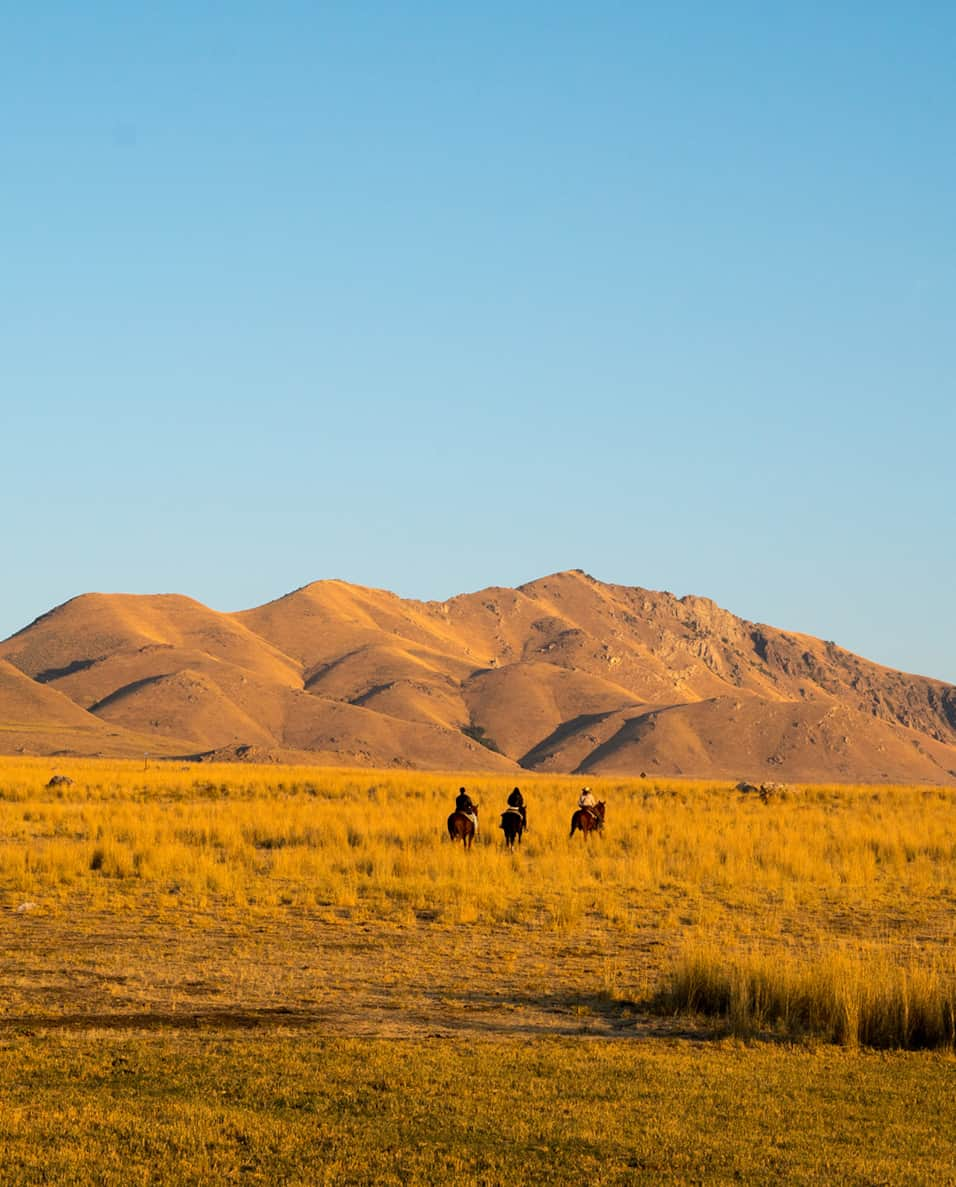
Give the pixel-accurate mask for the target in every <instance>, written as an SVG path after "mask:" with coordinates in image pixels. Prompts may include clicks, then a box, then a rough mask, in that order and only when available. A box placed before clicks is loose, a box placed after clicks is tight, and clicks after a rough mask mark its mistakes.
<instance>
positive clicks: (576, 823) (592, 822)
mask: <svg viewBox="0 0 956 1187" xmlns="http://www.w3.org/2000/svg"><path fill="white" fill-rule="evenodd" d="M595 813H597V815H596V816H595ZM603 828H604V800H598V802H597V803H596V804H595V805H594V810H593V812H590V811H588V809H587V808H578V810H577V811H576V812H575V813H574V815H573V816H572V817H571V836H572V837H573V836H574V834H575V832H576V831H577V830H578V829H580V831H581V832H582V833H584V839H585V841H586V840H587V839H588V833H595V832H596V833H600V832H601V829H603Z"/></svg>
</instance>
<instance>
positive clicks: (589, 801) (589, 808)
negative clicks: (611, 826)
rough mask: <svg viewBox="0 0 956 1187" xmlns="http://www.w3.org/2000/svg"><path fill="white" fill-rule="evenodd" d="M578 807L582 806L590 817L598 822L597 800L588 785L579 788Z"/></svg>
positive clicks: (599, 818)
mask: <svg viewBox="0 0 956 1187" xmlns="http://www.w3.org/2000/svg"><path fill="white" fill-rule="evenodd" d="M578 807H579V808H583V809H584V811H585V812H587V814H588V815H589V816H590V817H592V818H593V819H594V820H596V821H598V823H600V820H601V817H600V816H599V815H598V812H597V800H596V799H595V798H594V792H593V791H592V790H591V789H590V787H582V788H581V794H580V795H579V796H578Z"/></svg>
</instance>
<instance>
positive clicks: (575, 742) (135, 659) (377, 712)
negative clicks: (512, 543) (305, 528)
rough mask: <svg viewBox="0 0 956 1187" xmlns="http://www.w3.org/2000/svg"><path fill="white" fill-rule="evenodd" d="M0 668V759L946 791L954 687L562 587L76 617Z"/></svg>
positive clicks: (34, 639) (773, 635)
mask: <svg viewBox="0 0 956 1187" xmlns="http://www.w3.org/2000/svg"><path fill="white" fill-rule="evenodd" d="M0 665H2V666H0V748H3V749H7V750H10V749H18V748H23V749H26V750H33V751H36V752H40V753H43V752H49V751H51V750H53V749H60V750H62V749H66V750H69V749H71V747H74V746H79V745H80V741H78V740H80V739H81V740H82V748H83V752H84V753H89V752H91V747H93V746H95V747H96V748H97V749H98V750H101V751H102V752H103V753H112V752H116V753H119V752H120V751H122V752H123V753H135V752H136V749H137V748H139V749H150V750H151V751H152V752H153V753H170V754H172V753H175V754H190V753H198V752H203V751H217V752H221V751H223V750H224V749H226V750H230V749H231V750H237V749H241V748H242V747H253V748H255V751H256V752H259V753H261V752H263V751H265V752H268V753H269V754H271V755H273V756H275V757H279V758H282V757H286V758H290V759H291V758H294V759H297V760H300V761H302V760H308V759H310V758H311V759H312V760H314V761H321V762H339V763H347V764H350V765H369V766H411V767H422V768H425V767H428V768H438V769H441V768H444V769H449V770H452V769H474V770H479V769H481V770H500V771H502V772H503V773H504V772H511V773H516V772H518V771H519V770H520V769H522V768H524V769H528V770H540V771H555V772H558V771H563V772H577V773H582V774H586V773H593V774H609V775H611V774H613V775H627V774H638V773H640V772H641V771H645V772H646V773H648V774H655V775H687V776H690V775H695V776H702V777H713V778H742V777H746V778H748V779H760V778H768V777H769V778H774V779H786V778H791V779H840V780H865V779H892V780H897V781H904V780H910V779H912V780H929V781H934V782H947V781H950V782H951V781H953V780H954V779H956V687H954V686H952V685H949V684H946V683H944V682H942V681H938V680H930V679H928V678H925V677H921V676H912V675H908V674H906V673H902V672H897V671H894V670H892V669H889V668H886V667H882V666H880V665H878V664H874V663H871V662H869V661H868V660H865V659H862V658H861V657H859V656H856V655H853V654H852V653H850V652H847V651H844V650H843V649H842V648H839V647H837V646H836V645H835V644H833V643H829V642H824V641H822V640H820V639H815V638H813V637H812V636H809V635H802V634H796V633H794V632H787V631H782V630H778V629H776V628H773V627H769V626H766V625H763V624H757V623H752V622H748V621H747V620H745V619H741V618H738V617H736V616H735V615H733V614H731V613H730V612H729V611H726V610H724V609H722V608H721V607H719V606H717V605H715V604H714V603H713V602H711V601H709V600H708V599H707V598H700V597H690V596H689V597H685V598H676V597H674V596H673V595H671V594H669V593H661V592H655V591H651V590H645V589H638V588H631V587H626V586H619V585H610V584H605V583H602V582H599V581H596V580H595V579H594V578H592V577H589V576H588V575H587V574H585V573H582V572H580V571H577V570H575V571H571V572H565V573H554V574H551V575H550V576H548V577H543V578H540V579H539V580H537V581H532V582H529V583H528V584H527V585H524V586H521V587H520V588H518V589H505V588H499V587H491V588H488V589H484V590H480V591H478V592H475V593H470V594H462V595H459V596H458V597H455V598H451V599H450V600H449V601H447V602H418V601H412V600H406V599H402V598H400V597H398V596H397V595H395V594H392V593H389V592H387V591H384V590H374V589H366V588H363V587H360V586H353V585H349V584H347V583H345V582H342V581H318V582H314V583H313V584H311V585H308V586H305V587H303V588H302V589H300V590H296V591H294V592H293V593H290V594H287V595H286V596H284V597H282V598H279V599H277V600H276V601H274V602H270V603H268V604H267V605H265V606H260V607H257V608H254V609H251V610H246V611H242V612H240V613H236V614H222V613H219V612H217V611H215V610H211V609H209V608H208V607H206V606H203V605H202V604H201V603H199V602H196V601H194V600H193V599H190V598H187V597H182V596H180V595H156V596H142V595H139V596H133V595H108V594H86V595H82V596H81V597H78V598H74V599H72V600H71V601H70V602H67V603H65V604H64V605H63V606H60V607H58V608H56V609H54V610H52V611H50V612H49V613H47V614H44V615H43V616H42V617H41V618H39V619H37V620H36V622H34V623H32V624H31V625H30V626H28V627H26V628H24V630H22V631H19V632H17V634H16V635H13V636H12V637H11V638H10V639H8V640H6V641H5V642H3V643H0ZM31 739H32V741H31Z"/></svg>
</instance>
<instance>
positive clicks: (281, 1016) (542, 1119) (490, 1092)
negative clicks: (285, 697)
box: [0, 759, 956, 1184]
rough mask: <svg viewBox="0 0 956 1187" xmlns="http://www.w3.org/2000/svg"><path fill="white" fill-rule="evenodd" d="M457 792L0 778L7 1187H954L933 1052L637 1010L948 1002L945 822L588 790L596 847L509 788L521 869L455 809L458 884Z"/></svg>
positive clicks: (548, 792)
mask: <svg viewBox="0 0 956 1187" xmlns="http://www.w3.org/2000/svg"><path fill="white" fill-rule="evenodd" d="M57 771H59V772H62V773H64V774H68V775H69V776H70V777H71V778H72V779H73V783H72V784H70V785H67V786H61V787H48V786H47V783H48V781H49V779H50V776H51V775H52V774H53V773H54V772H57ZM460 781H461V780H460V779H459V777H458V776H454V775H448V776H440V775H432V774H427V775H426V774H398V775H396V774H394V773H389V774H384V773H375V772H367V771H362V772H355V771H352V772H348V771H340V772H333V771H328V770H315V769H307V768H283V767H258V768H255V767H240V766H222V767H215V766H208V765H177V764H161V765H158V766H154V767H151V768H150V769H148V770H146V769H143V764H142V763H140V764H130V763H126V764H122V763H107V762H98V761H93V760H89V761H83V762H80V761H73V760H65V759H62V760H57V761H56V762H55V763H54V762H53V761H52V760H49V759H47V760H2V761H0V922H2V930H0V1100H2V1105H0V1146H2V1151H0V1153H2V1169H0V1182H4V1183H7V1182H11V1183H35V1182H56V1183H70V1182H76V1183H80V1182H83V1183H85V1182H98V1183H117V1184H118V1183H131V1182H150V1183H157V1182H159V1183H167V1182H168V1183H219V1182H231V1181H248V1182H269V1183H272V1182H288V1183H312V1182H356V1183H361V1182H368V1183H388V1182H394V1183H399V1182H404V1183H445V1182H463V1183H520V1182H541V1183H544V1182H568V1183H572V1182H574V1183H581V1182H593V1183H629V1182H649V1183H650V1182H667V1181H671V1182H688V1181H703V1182H725V1181H732V1180H734V1179H735V1178H737V1179H740V1178H743V1179H745V1180H748V1181H753V1182H757V1181H760V1182H771V1181H778V1182H784V1181H803V1182H820V1183H823V1182H835V1181H840V1182H860V1183H863V1182H904V1181H906V1182H914V1181H915V1182H937V1183H938V1182H952V1181H956V1178H954V1175H953V1171H952V1168H953V1166H954V1165H956V1140H954V1138H953V1136H952V1135H954V1134H956V1104H954V1099H956V1093H954V1091H953V1089H954V1087H956V1060H954V1056H953V1052H952V1043H951V1042H950V1041H948V1039H947V1038H946V1035H945V1033H944V1036H943V1041H942V1043H941V1045H940V1046H939V1047H938V1048H937V1049H936V1050H934V1051H926V1052H923V1051H920V1052H905V1051H871V1050H868V1049H866V1048H863V1049H860V1048H858V1047H857V1046H855V1045H854V1044H855V1042H856V1041H857V1038H858V1036H857V1035H850V1034H849V1033H848V1032H847V1033H840V1032H837V1033H835V1034H832V1035H828V1036H826V1037H828V1038H836V1039H838V1040H839V1041H841V1042H844V1044H845V1045H844V1046H834V1045H832V1044H831V1043H829V1042H823V1041H821V1040H820V1039H818V1038H816V1037H814V1034H813V1032H812V1028H811V1030H810V1031H809V1032H808V1033H807V1034H806V1035H800V1034H795V1033H793V1028H792V1025H791V1024H790V1023H792V1021H793V1020H792V1019H791V1020H790V1023H788V1026H789V1029H786V1028H784V1027H783V1026H782V1024H781V1022H780V1019H779V1017H778V1016H776V1015H773V1014H772V1013H768V1012H764V1013H760V1012H759V1011H756V1012H755V1011H750V1013H748V1014H747V1015H746V1016H745V1017H743V1016H742V1015H741V1011H740V1009H739V1001H738V1008H737V1010H736V1013H735V1012H734V1011H725V1012H724V1015H723V1016H722V1017H720V1018H719V1019H717V1020H716V1021H714V1020H710V1021H707V1020H705V1019H701V1018H698V1017H694V1016H690V1015H685V1014H674V1013H670V1014H669V1013H666V1012H665V1013H661V1012H659V1010H657V1011H655V1010H654V1009H652V1008H651V1006H652V1003H653V1002H654V1001H655V999H656V1000H657V1002H658V1003H659V1002H660V1001H661V1000H668V999H667V994H668V992H670V993H672V997H671V999H670V1000H672V1002H674V1003H675V1008H676V1005H679V1003H677V1000H676V998H674V997H673V990H674V987H675V984H676V983H677V982H678V981H679V979H680V977H681V976H682V975H684V974H686V971H687V969H688V968H689V967H697V968H698V969H700V968H701V967H702V968H703V970H704V973H705V974H707V975H712V976H713V977H714V979H715V981H716V980H718V979H719V974H720V973H721V971H722V969H724V970H726V969H730V970H732V969H733V968H734V967H737V968H739V967H741V966H742V965H743V966H747V967H750V968H753V967H754V966H755V965H759V967H760V968H763V969H768V968H769V969H771V970H772V969H775V968H779V969H783V970H786V971H787V973H788V975H790V974H794V970H798V971H799V970H800V969H817V970H819V969H823V970H826V969H827V968H829V969H830V970H831V971H832V972H834V974H836V973H837V972H838V971H839V969H841V968H846V967H853V968H856V969H858V970H859V969H863V970H864V972H863V974H862V975H863V979H864V981H865V977H866V970H867V969H869V968H880V969H884V970H885V969H886V968H889V967H897V966H901V967H903V968H904V969H908V970H910V976H911V978H912V976H913V975H914V974H915V972H916V971H918V970H920V969H931V970H935V972H936V974H937V975H938V976H937V984H938V996H939V997H940V999H941V1000H943V1001H945V1000H948V998H947V995H948V994H949V993H950V992H951V983H950V980H948V978H949V976H950V970H951V969H952V959H953V952H954V951H956V945H954V929H956V923H954V918H956V917H954V911H953V907H954V901H956V891H954V887H956V878H954V873H956V794H954V792H953V791H952V790H945V789H936V788H929V787H924V788H903V787H879V788H877V787H805V788H790V789H788V790H787V791H786V792H785V793H783V794H781V795H778V796H776V797H774V798H773V799H772V800H771V801H770V802H769V803H766V804H765V803H763V802H761V801H760V800H759V799H758V798H757V797H754V796H748V795H742V794H740V793H738V792H736V791H734V790H733V789H732V788H731V787H729V786H727V785H720V784H695V783H688V782H666V783H665V782H657V781H653V780H633V781H618V780H592V781H591V782H592V786H593V787H594V790H595V792H596V793H597V795H598V796H599V797H600V798H603V799H606V800H607V803H608V824H607V829H606V835H605V836H604V837H603V838H602V839H600V840H599V841H597V842H596V843H595V842H591V843H588V844H585V843H584V842H583V841H582V839H581V838H580V836H578V837H576V838H575V839H574V842H573V843H570V842H569V840H568V836H567V831H568V825H569V819H570V814H571V811H572V809H573V806H574V802H575V799H576V796H577V791H578V789H579V787H580V783H581V781H580V780H575V779H571V778H527V779H523V780H522V784H521V785H522V788H523V790H524V792H525V796H526V799H527V801H528V805H529V823H530V826H531V828H530V831H529V833H528V834H526V837H525V842H524V844H523V845H522V847H521V850H520V852H518V853H516V854H514V855H510V854H507V853H505V852H504V851H503V850H502V849H501V846H500V841H499V836H500V834H499V832H498V830H497V828H496V827H495V826H496V824H497V812H498V811H500V809H501V808H502V807H503V806H504V800H505V796H506V795H507V792H508V791H509V790H510V784H509V783H508V782H507V781H506V780H502V779H500V778H495V779H491V778H470V777H469V778H467V779H466V780H465V781H466V782H467V785H468V787H469V790H470V791H471V792H472V794H473V795H474V796H475V798H477V799H478V800H480V801H481V803H482V807H483V812H482V832H481V838H480V840H481V843H480V844H479V845H478V846H477V847H476V848H475V850H474V851H473V852H472V853H471V854H470V855H467V856H466V855H465V854H464V853H463V852H462V851H461V850H460V848H457V847H454V846H452V845H451V843H450V842H448V841H447V839H446V838H445V837H444V831H443V830H444V820H445V817H446V816H447V814H448V812H449V811H450V810H451V807H452V801H453V795H454V792H455V790H456V789H457V786H458V784H459V782H460ZM695 961H696V965H695ZM748 962H749V964H748ZM761 962H762V963H761ZM794 975H796V974H794ZM685 1004H686V1003H685ZM700 1004H701V1005H706V1003H700ZM714 1012H716V1013H720V1011H719V1010H718V1011H714ZM944 1032H945V1027H944ZM735 1036H736V1037H735ZM741 1036H742V1037H741Z"/></svg>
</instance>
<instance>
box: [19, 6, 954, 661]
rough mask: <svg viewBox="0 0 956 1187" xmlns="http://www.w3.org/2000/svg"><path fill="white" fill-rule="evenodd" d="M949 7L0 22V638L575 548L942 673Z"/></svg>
mask: <svg viewBox="0 0 956 1187" xmlns="http://www.w3.org/2000/svg"><path fill="white" fill-rule="evenodd" d="M954 60H956V8H954V7H953V6H952V5H949V4H933V3H925V4H921V5H919V6H909V7H908V6H903V5H899V4H888V3H886V4H881V3H868V4H863V3H837V4H826V5H824V4H813V3H809V4H801V5H791V4H787V5H784V4H779V5H774V4H769V5H768V4H756V3H752V4H750V3H736V2H733V0H729V2H728V3H726V4H721V5H715V4H709V3H707V4H705V3H699V4H698V3H684V4H680V3H677V4H667V5H663V4H647V5H644V4H640V3H611V2H601V0H595V2H591V3H588V4H583V3H561V2H556V0H552V2H550V3H547V4H545V3H537V2H532V3H518V4H514V3H509V4H505V3H498V2H497V0H486V2H485V3H483V4H481V5H469V6H465V5H451V4H446V3H438V2H426V0H409V2H407V3H400V2H397V0H396V2H393V3H389V4H384V3H362V2H361V0H359V2H351V3H334V4H319V3H308V4H307V3H283V2H282V0H277V2H275V3H271V4H268V5H267V4H264V3H257V4H252V3H237V2H231V3H229V4H225V3H207V4H202V5H195V4H186V3H179V2H178V0H171V2H168V3H165V4H163V5H153V6H148V7H147V6H145V5H135V6H133V5H127V4H119V3H115V4H111V3H102V2H96V0H90V3H87V4H85V5H76V4H72V3H71V4H66V3H62V4H59V3H43V2H42V0H41V2H40V3H38V4H36V5H33V6H28V5H21V6H19V8H18V9H17V10H11V9H10V7H8V10H7V11H6V12H5V13H4V15H3V16H2V18H0V170H2V173H0V181H2V185H0V214H2V225H3V232H2V234H0V393H2V417H3V420H2V435H3V445H4V448H3V451H2V467H0V494H2V496H3V507H4V512H5V514H4V543H5V547H4V556H5V559H6V566H5V567H6V580H5V581H4V582H3V586H2V591H0V637H5V636H6V635H8V634H10V633H12V632H13V631H15V630H18V629H19V628H20V627H22V626H24V625H26V624H27V623H28V622H29V621H30V620H31V619H33V618H34V617H35V616H36V615H38V614H40V613H43V612H45V611H46V610H48V609H50V608H51V607H52V606H54V605H56V604H58V603H60V602H62V601H64V600H66V599H67V598H69V597H72V596H74V595H75V594H78V593H82V592H86V591H89V590H104V591H110V592H133V593H149V592H168V591H175V592H180V593H187V594H190V595H191V596H193V597H196V598H198V599H200V600H201V601H203V602H205V603H206V604H208V605H210V606H212V607H214V608H216V609H219V610H237V609H243V608H246V607H248V606H253V605H258V604H260V603H262V602H264V601H268V600H270V599H272V598H275V597H279V596H281V595H282V594H284V593H286V592H288V591H289V590H291V589H294V588H296V587H298V586H300V585H303V584H305V583H307V582H309V581H312V580H315V579H318V578H323V577H340V578H343V579H345V580H349V581H355V582H359V583H362V584H367V585H374V586H381V587H385V588H389V589H393V590H395V591H396V592H398V593H401V594H403V595H407V596H414V597H421V598H445V597H449V596H451V595H453V594H455V593H459V592H463V591H466V590H473V589H478V588H481V587H483V586H485V585H492V584H502V585H514V584H518V583H520V582H523V581H528V580H531V579H533V578H534V577H537V576H541V575H543V574H545V573H547V572H551V571H554V570H556V569H563V568H571V567H580V568H583V569H586V570H587V571H588V572H590V573H592V574H593V575H594V576H596V577H598V578H601V579H602V580H606V581H613V582H618V583H623V584H630V585H643V586H647V587H650V588H654V589H669V590H671V591H673V592H674V593H677V594H685V593H696V594H702V595H707V596H710V597H712V598H714V599H715V600H716V601H718V602H720V603H721V604H722V605H724V606H726V607H727V608H728V609H730V610H732V611H734V612H735V613H738V614H742V615H744V616H745V617H747V618H751V619H755V620H758V621H762V622H768V623H772V624H774V625H777V626H782V627H785V628H788V629H791V630H802V631H807V632H809V633H812V634H817V635H820V636H822V637H824V638H831V639H835V640H836V641H837V642H839V643H841V644H842V645H844V646H847V647H849V648H851V649H852V650H855V651H858V652H860V653H862V654H864V655H866V656H868V657H870V658H872V659H876V660H879V661H881V662H884V663H887V664H890V665H892V666H895V667H901V668H904V669H907V670H910V671H918V672H923V673H925V674H928V675H935V676H940V677H943V678H945V679H949V680H951V681H956V631H954V629H953V625H952V610H951V606H952V602H953V596H952V595H953V590H954V587H956V560H954V549H953V534H954V533H953V528H952V523H953V510H954V503H956V479H954V476H953V466H952V461H951V453H952V450H953V446H954V444H956V399H954V396H956V392H954V376H956V334H954V332H953V327H954V320H956V319H954V315H956V267H954V264H956V259H954V255H956V248H954V219H953V211H954V210H956V148H954V146H956V136H954V131H956V129H954V116H956V75H954V72H953V69H952V63H953V61H954Z"/></svg>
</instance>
